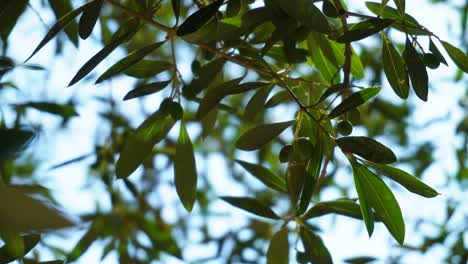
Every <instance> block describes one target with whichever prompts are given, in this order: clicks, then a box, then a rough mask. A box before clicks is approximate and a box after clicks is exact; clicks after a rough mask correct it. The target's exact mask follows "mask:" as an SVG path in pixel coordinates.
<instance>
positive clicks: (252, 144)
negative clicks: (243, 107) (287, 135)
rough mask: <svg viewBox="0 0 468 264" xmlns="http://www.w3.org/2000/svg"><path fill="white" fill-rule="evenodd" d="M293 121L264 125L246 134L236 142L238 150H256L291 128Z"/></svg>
mask: <svg viewBox="0 0 468 264" xmlns="http://www.w3.org/2000/svg"><path fill="white" fill-rule="evenodd" d="M293 123H294V120H293V121H286V122H279V123H272V124H263V125H259V126H257V127H254V128H252V129H250V130H248V131H247V132H245V133H244V134H243V135H242V136H240V138H239V139H238V140H237V142H236V144H235V145H236V148H238V149H242V150H247V151H250V150H256V149H259V148H261V147H262V146H264V145H265V144H267V143H268V142H270V141H271V140H273V139H274V138H276V137H277V136H278V135H279V134H281V133H282V132H283V131H284V130H286V128H288V127H290V126H291V125H292V124H293Z"/></svg>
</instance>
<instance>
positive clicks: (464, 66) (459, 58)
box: [440, 40, 468, 73]
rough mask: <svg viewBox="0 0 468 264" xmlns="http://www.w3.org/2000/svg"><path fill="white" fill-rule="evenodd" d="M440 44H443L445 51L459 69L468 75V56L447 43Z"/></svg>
mask: <svg viewBox="0 0 468 264" xmlns="http://www.w3.org/2000/svg"><path fill="white" fill-rule="evenodd" d="M440 43H442V46H444V49H445V51H447V53H448V55H449V56H450V58H451V59H452V60H453V62H455V64H456V65H457V66H458V68H459V69H460V70H462V71H464V72H466V73H468V56H467V55H466V54H465V53H464V52H463V51H461V50H460V49H458V48H457V47H455V46H453V45H452V44H450V43H448V42H446V41H443V40H441V41H440Z"/></svg>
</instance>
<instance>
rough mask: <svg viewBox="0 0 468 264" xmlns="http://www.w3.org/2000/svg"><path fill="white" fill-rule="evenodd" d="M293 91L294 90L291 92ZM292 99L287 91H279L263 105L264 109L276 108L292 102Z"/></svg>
mask: <svg viewBox="0 0 468 264" xmlns="http://www.w3.org/2000/svg"><path fill="white" fill-rule="evenodd" d="M293 91H294V90H293ZM292 101H293V97H292V96H291V93H290V92H289V91H288V90H286V89H285V90H281V91H279V92H277V93H276V94H274V95H273V96H272V97H271V98H270V99H268V101H267V102H266V103H265V108H272V107H275V106H278V105H280V104H282V103H287V102H292Z"/></svg>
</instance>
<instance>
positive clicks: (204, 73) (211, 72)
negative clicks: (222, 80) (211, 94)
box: [182, 58, 226, 99]
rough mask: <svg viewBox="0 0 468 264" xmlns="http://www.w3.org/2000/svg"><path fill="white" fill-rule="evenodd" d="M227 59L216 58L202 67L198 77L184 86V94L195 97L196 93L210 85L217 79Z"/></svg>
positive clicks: (190, 97) (187, 96)
mask: <svg viewBox="0 0 468 264" xmlns="http://www.w3.org/2000/svg"><path fill="white" fill-rule="evenodd" d="M225 63H226V60H225V59H223V58H218V59H215V60H213V61H211V62H209V63H207V64H205V65H203V67H201V69H200V72H199V75H198V78H197V79H193V80H192V82H191V83H190V84H188V85H186V86H184V88H183V90H182V95H183V96H184V97H186V98H189V99H193V98H195V96H196V94H198V93H199V92H201V91H202V90H204V89H206V88H208V87H210V85H211V84H212V83H213V82H214V80H215V79H216V76H217V75H218V74H219V73H220V72H221V71H222V69H223V66H224V64H225Z"/></svg>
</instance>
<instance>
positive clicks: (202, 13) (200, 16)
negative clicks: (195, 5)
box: [177, 0, 223, 36]
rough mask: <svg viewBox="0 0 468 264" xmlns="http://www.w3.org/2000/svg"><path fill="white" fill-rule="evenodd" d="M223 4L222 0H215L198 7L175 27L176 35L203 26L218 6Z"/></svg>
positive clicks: (213, 14)
mask: <svg viewBox="0 0 468 264" xmlns="http://www.w3.org/2000/svg"><path fill="white" fill-rule="evenodd" d="M222 4H223V0H216V1H214V2H213V3H211V4H209V5H207V6H205V7H203V8H200V9H199V10H197V11H196V12H195V13H193V14H191V15H190V16H189V17H188V18H187V19H186V20H185V21H184V22H183V23H182V25H180V26H179V28H178V29H177V35H178V36H184V35H188V34H190V33H194V32H195V31H197V30H198V29H200V28H201V27H203V26H204V25H205V24H206V23H208V21H210V20H211V18H213V17H214V16H215V15H216V12H218V9H219V7H220V6H221V5H222Z"/></svg>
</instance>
